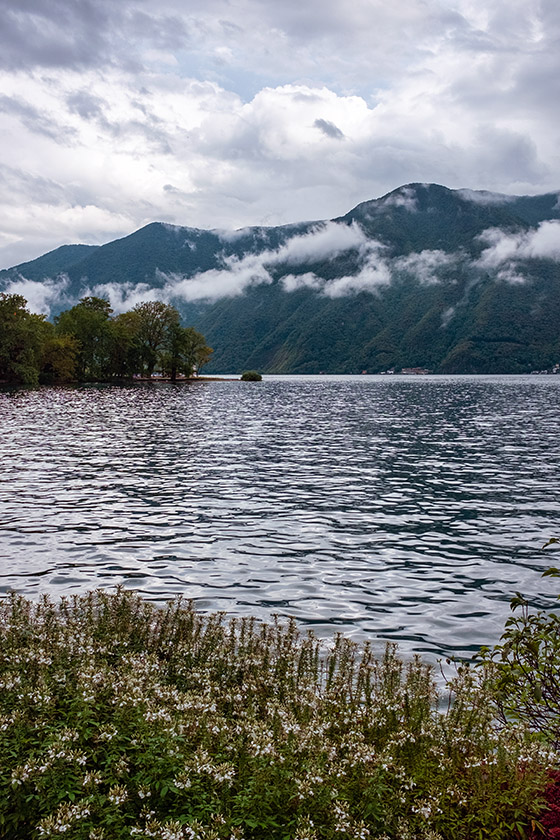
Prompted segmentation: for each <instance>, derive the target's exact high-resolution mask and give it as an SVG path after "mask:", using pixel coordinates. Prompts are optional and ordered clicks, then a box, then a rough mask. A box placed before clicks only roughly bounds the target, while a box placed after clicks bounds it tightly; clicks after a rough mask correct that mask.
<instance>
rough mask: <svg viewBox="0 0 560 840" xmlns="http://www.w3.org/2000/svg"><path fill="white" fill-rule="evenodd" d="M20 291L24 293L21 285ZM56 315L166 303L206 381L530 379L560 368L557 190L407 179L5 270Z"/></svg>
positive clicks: (71, 250) (155, 226)
mask: <svg viewBox="0 0 560 840" xmlns="http://www.w3.org/2000/svg"><path fill="white" fill-rule="evenodd" d="M18 284H19V286H18ZM18 288H21V290H22V293H24V292H25V293H27V294H33V292H34V290H36V291H37V293H39V292H42V294H43V297H40V295H39V297H40V299H41V300H43V301H44V300H46V299H47V298H46V297H45V294H46V293H45V289H48V300H49V301H50V304H51V315H56V313H57V312H58V311H60V310H61V309H65V308H67V307H68V305H72V303H73V302H75V301H77V300H78V299H79V297H81V296H83V295H84V294H92V293H93V294H97V295H101V296H106V297H108V298H109V299H110V300H111V303H112V305H113V307H114V308H115V310H118V311H122V310H123V309H128V308H131V307H132V306H133V305H134V303H136V302H137V301H138V300H139V299H148V298H150V297H160V298H162V299H165V300H169V301H170V302H172V303H173V304H174V305H176V306H177V308H178V309H179V310H180V311H181V313H182V315H183V318H184V319H185V321H186V322H187V323H189V324H192V325H193V326H195V327H196V329H198V330H200V331H201V332H203V333H204V335H205V336H206V338H207V341H208V343H209V344H210V345H211V346H213V347H214V357H213V361H212V364H211V365H209V366H208V368H207V370H208V371H227V372H238V371H241V370H244V369H246V368H257V369H259V370H262V371H268V372H279V373H288V372H290V373H316V372H320V371H324V372H325V373H353V372H360V371H362V370H367V371H368V372H371V373H375V372H378V371H382V370H385V369H388V368H398V369H400V368H402V367H424V368H429V369H431V370H434V371H436V372H458V373H469V372H473V373H483V372H511V373H514V372H523V371H528V370H532V369H543V368H550V367H551V366H552V365H553V364H555V363H556V362H558V361H560V194H559V193H556V192H554V193H549V194H546V195H540V196H509V195H501V194H496V193H489V192H486V191H473V190H450V189H447V188H446V187H442V186H439V185H436V184H408V185H406V186H403V187H399V188H398V189H397V190H394V191H392V192H390V193H388V194H387V195H385V196H383V197H381V198H379V199H374V200H372V201H366V202H364V203H362V204H359V205H358V206H357V207H355V208H354V209H353V210H351V211H350V212H349V213H347V214H346V215H344V216H340V217H338V218H335V219H332V220H329V221H315V222H302V223H300V224H294V225H285V226H279V227H252V228H245V229H242V230H240V231H235V232H226V231H220V230H199V229H196V228H187V227H179V226H174V225H168V224H163V223H158V222H155V223H152V224H150V225H147V226H146V227H144V228H142V229H141V230H138V231H136V232H135V233H133V234H131V235H130V236H127V237H124V238H123V239H119V240H116V241H114V242H110V243H108V244H107V245H103V246H100V247H95V248H92V247H89V248H88V247H87V246H79V245H74V246H65V247H63V248H59V249H57V250H56V251H53V252H51V253H49V254H45V255H44V256H43V257H39V258H38V259H36V260H33V261H32V262H29V263H25V264H23V265H20V266H16V267H14V268H12V269H8V270H6V271H2V272H0V290H2V289H10V290H12V291H17V290H18Z"/></svg>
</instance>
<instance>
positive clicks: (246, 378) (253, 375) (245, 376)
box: [241, 370, 262, 382]
mask: <svg viewBox="0 0 560 840" xmlns="http://www.w3.org/2000/svg"><path fill="white" fill-rule="evenodd" d="M241 381H242V382H262V376H261V375H260V373H257V371H256V370H246V371H245V373H242V374H241Z"/></svg>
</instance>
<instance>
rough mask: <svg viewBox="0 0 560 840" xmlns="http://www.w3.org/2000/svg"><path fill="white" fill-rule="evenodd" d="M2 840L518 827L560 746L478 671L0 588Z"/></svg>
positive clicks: (344, 837) (340, 835) (104, 601)
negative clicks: (437, 677) (442, 688)
mask: <svg viewBox="0 0 560 840" xmlns="http://www.w3.org/2000/svg"><path fill="white" fill-rule="evenodd" d="M0 673H1V684H0V836H1V837H4V838H8V840H16V838H17V840H27V838H33V840H35V838H43V837H58V836H62V835H65V836H66V837H69V838H72V840H96V838H97V840H99V838H105V840H121V838H123V840H124V838H135V837H137V838H159V840H183V839H184V838H190V839H191V840H226V839H227V840H241V838H247V840H249V839H251V840H261V838H262V840H265V839H266V840H313V838H315V840H350V838H351V839H352V840H356V838H362V840H366V838H379V840H382V838H384V840H397V838H398V840H406V838H408V840H471V838H479V837H485V838H493V840H498V838H508V840H511V838H515V837H521V836H522V834H523V831H524V830H525V828H526V827H527V826H529V825H530V822H531V820H532V819H534V818H536V817H537V815H538V813H539V808H540V800H539V791H540V790H542V789H543V788H544V786H545V774H546V770H547V767H548V766H549V764H550V756H549V754H548V752H547V750H546V749H543V747H542V745H541V744H540V743H539V741H538V740H536V739H535V738H534V737H533V736H532V735H531V734H530V733H529V732H527V731H526V730H524V729H523V728H521V727H509V728H508V727H505V728H504V729H502V731H500V732H498V731H496V730H495V728H494V726H493V720H492V711H491V702H490V699H491V698H490V696H489V695H488V694H487V693H486V689H485V685H484V683H481V682H480V681H477V677H476V670H475V669H469V668H466V667H464V668H460V669H459V671H458V673H457V676H456V678H455V680H454V681H453V684H452V685H451V686H450V689H451V692H452V694H451V701H450V704H449V707H448V709H447V711H446V712H442V711H438V708H439V707H438V695H437V691H436V687H435V684H434V679H433V674H432V670H431V667H430V666H428V665H426V664H424V663H422V662H421V661H420V659H419V658H417V657H416V658H414V659H413V660H412V661H410V662H408V663H406V664H405V663H403V662H402V661H401V660H400V659H399V658H398V656H397V654H396V650H395V647H394V646H393V645H388V646H387V648H386V650H385V653H384V655H382V656H381V657H380V658H377V657H376V656H375V655H374V653H373V651H372V648H371V646H370V645H369V644H367V643H366V644H364V645H363V646H361V647H359V646H358V645H357V644H355V643H354V642H352V641H350V640H348V639H346V638H343V637H342V636H337V637H336V639H335V640H334V642H333V644H332V646H330V647H325V646H324V645H322V644H321V643H320V642H319V641H318V640H317V639H316V638H315V637H314V636H313V634H312V633H308V634H307V635H300V633H299V632H298V630H297V628H296V625H295V623H294V622H293V621H289V622H287V623H285V624H282V623H281V622H280V621H279V620H274V621H273V622H271V623H269V624H264V623H258V622H257V621H255V620H254V619H252V618H242V619H236V618H232V619H230V620H226V618H225V616H224V615H223V614H213V615H201V614H199V613H197V612H196V611H195V610H194V608H193V606H192V605H190V604H183V603H181V601H180V600H177V601H174V602H171V603H169V604H168V605H167V606H166V607H165V608H163V609H159V608H157V607H155V606H153V605H151V604H149V603H147V602H145V601H143V600H141V599H140V598H139V597H137V596H136V595H135V594H132V593H130V592H126V591H117V593H116V594H109V593H106V592H94V593H90V594H88V595H86V596H82V597H74V598H72V599H71V600H66V599H62V600H61V601H60V602H59V603H56V604H55V603H52V602H51V601H50V600H49V599H48V598H43V600H42V601H41V602H40V603H32V602H30V601H28V600H26V599H25V598H23V597H20V596H18V595H12V596H11V597H10V598H9V599H7V600H5V601H4V602H3V603H2V604H1V605H0Z"/></svg>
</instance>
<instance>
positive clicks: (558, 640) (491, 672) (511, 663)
mask: <svg viewBox="0 0 560 840" xmlns="http://www.w3.org/2000/svg"><path fill="white" fill-rule="evenodd" d="M557 542H558V540H557V539H556V538H553V539H551V540H549V541H548V542H547V543H546V545H547V546H549V545H553V544H555V543H557ZM543 577H560V571H559V570H558V569H557V568H554V567H552V568H550V569H548V570H547V571H546V572H544V574H543ZM559 597H560V596H559ZM511 609H512V612H513V613H517V614H514V615H512V616H511V617H510V618H508V620H507V622H506V626H505V630H504V633H503V635H502V637H501V640H500V643H499V644H498V645H495V646H494V647H493V648H492V649H488V648H483V650H482V657H481V659H482V663H481V664H482V666H483V668H484V670H485V673H486V679H487V680H488V684H489V686H490V687H491V691H492V693H493V695H494V697H495V702H496V705H497V708H498V711H499V715H500V717H501V719H502V721H503V722H504V723H506V722H508V721H511V720H513V721H519V722H522V723H524V724H528V725H529V726H530V727H531V728H532V729H533V730H534V731H535V732H538V733H540V734H541V735H542V736H543V737H544V738H545V740H546V741H547V742H548V743H551V744H552V745H553V746H554V748H555V749H557V750H558V749H560V615H559V614H558V613H556V612H545V611H543V610H539V611H537V612H532V611H531V610H530V608H529V603H528V601H527V600H526V599H525V598H524V597H523V596H522V595H521V594H520V593H519V592H516V594H515V597H514V598H512V600H511Z"/></svg>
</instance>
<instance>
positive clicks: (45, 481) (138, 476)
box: [0, 376, 560, 657]
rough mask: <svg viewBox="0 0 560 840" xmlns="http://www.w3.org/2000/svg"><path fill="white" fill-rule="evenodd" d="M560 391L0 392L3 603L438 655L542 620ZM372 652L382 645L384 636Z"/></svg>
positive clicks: (457, 386) (474, 386)
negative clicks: (248, 621)
mask: <svg viewBox="0 0 560 840" xmlns="http://www.w3.org/2000/svg"><path fill="white" fill-rule="evenodd" d="M559 416H560V376H559V377H535V376H532V377H529V376H526V377H373V376H372V377H367V376H362V377H325V376H322V377H268V378H266V379H265V381H264V382H262V383H260V384H259V383H257V384H255V383H242V382H209V383H197V384H193V385H188V384H178V385H171V384H164V383H159V384H157V385H149V384H135V385H130V386H126V387H114V386H95V385H94V386H83V387H65V388H59V389H55V388H44V389H39V390H35V391H25V390H11V391H7V390H4V391H1V392H0V424H1V426H0V428H1V436H0V459H1V460H0V465H1V483H0V560H1V563H0V572H1V575H0V593H6V592H8V591H9V590H13V589H15V590H17V591H19V592H23V593H25V594H27V595H29V596H31V597H37V596H38V595H40V594H41V593H44V592H50V593H52V594H55V595H58V594H62V593H67V594H68V593H74V592H80V591H84V590H87V589H89V588H92V587H109V588H114V587H115V586H116V585H117V584H124V585H125V586H126V587H130V588H134V589H136V590H138V591H139V592H141V593H143V594H144V595H145V596H146V597H148V598H150V599H153V600H155V601H162V600H165V599H167V598H169V597H173V596H175V595H177V594H182V595H184V596H186V597H189V598H194V599H196V601H197V603H198V605H199V607H200V608H201V609H204V610H217V609H219V610H225V611H227V612H229V613H235V614H243V615H247V614H256V615H258V616H260V617H262V618H267V617H269V616H270V615H271V614H273V613H279V614H281V615H291V616H294V617H296V618H297V619H298V621H300V622H302V623H304V624H307V625H312V626H313V627H314V629H315V631H316V632H317V633H319V634H320V635H323V636H328V635H330V634H332V633H333V631H335V630H343V631H344V632H346V633H349V634H352V635H354V636H355V637H357V638H364V637H368V638H372V639H375V638H377V639H379V640H384V639H393V640H397V641H398V642H399V643H400V645H401V647H402V648H403V649H404V650H405V651H411V650H414V651H421V652H425V653H427V654H428V656H429V657H434V656H435V655H439V654H441V653H445V654H450V653H451V654H460V655H463V654H469V652H471V651H473V650H475V649H476V648H477V646H478V645H479V644H484V643H489V642H490V643H491V642H494V641H496V640H497V639H498V637H499V635H500V632H501V629H502V625H503V622H504V619H505V618H506V616H507V614H508V612H509V607H508V603H509V597H510V595H511V593H512V592H513V591H514V590H520V591H522V592H524V593H525V594H527V595H529V596H530V598H531V600H532V602H533V603H534V604H535V605H536V606H550V605H552V604H553V602H554V594H555V592H556V588H557V586H558V584H557V582H555V581H554V579H550V578H545V579H542V578H541V576H540V575H541V572H542V570H543V569H545V568H546V567H547V566H548V565H551V564H552V563H554V564H556V565H560V562H559V561H560V556H559V552H555V550H554V549H553V548H552V549H548V550H547V551H542V550H541V548H540V547H541V546H542V544H543V543H544V542H545V541H546V540H547V539H548V538H549V537H551V536H554V535H558V536H560V445H559ZM380 644H381V642H380Z"/></svg>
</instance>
